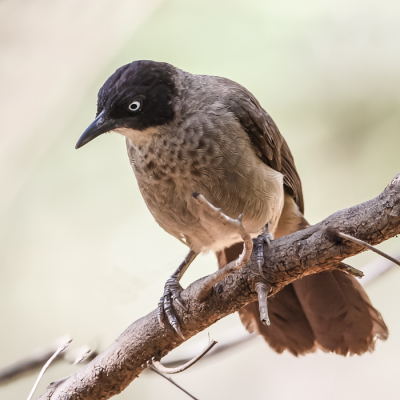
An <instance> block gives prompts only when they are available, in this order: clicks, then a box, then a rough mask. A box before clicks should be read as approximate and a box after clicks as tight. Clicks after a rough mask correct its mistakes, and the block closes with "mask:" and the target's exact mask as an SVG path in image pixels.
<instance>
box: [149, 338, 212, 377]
mask: <svg viewBox="0 0 400 400" xmlns="http://www.w3.org/2000/svg"><path fill="white" fill-rule="evenodd" d="M217 343H218V342H216V341H215V340H212V341H211V342H210V343H209V344H208V345H207V347H206V348H205V349H204V350H203V351H202V352H201V353H200V354H198V355H197V356H195V357H193V358H192V359H191V360H189V361H188V362H187V363H186V364H183V365H180V366H179V367H176V368H168V367H165V366H164V365H162V364H161V362H160V360H157V359H156V357H153V360H152V362H153V366H154V368H156V369H157V370H158V371H159V372H162V373H163V374H179V373H180V372H183V371H186V370H187V369H188V368H190V367H191V366H192V365H194V364H196V363H197V361H199V360H200V359H201V358H203V357H204V356H205V355H206V354H207V353H208V352H209V351H210V350H211V349H212V348H213V347H214V346H215V345H216V344H217Z"/></svg>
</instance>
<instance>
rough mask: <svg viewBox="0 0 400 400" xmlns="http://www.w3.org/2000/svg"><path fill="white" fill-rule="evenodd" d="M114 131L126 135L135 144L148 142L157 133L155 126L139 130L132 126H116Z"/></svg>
mask: <svg viewBox="0 0 400 400" xmlns="http://www.w3.org/2000/svg"><path fill="white" fill-rule="evenodd" d="M113 131H114V132H117V133H119V134H120V135H122V136H125V137H126V138H127V139H129V140H130V141H131V142H132V144H134V145H143V144H145V143H148V142H149V141H150V140H151V137H152V136H153V135H154V134H155V133H156V129H155V128H147V129H144V130H143V131H138V130H136V129H132V128H115V129H113Z"/></svg>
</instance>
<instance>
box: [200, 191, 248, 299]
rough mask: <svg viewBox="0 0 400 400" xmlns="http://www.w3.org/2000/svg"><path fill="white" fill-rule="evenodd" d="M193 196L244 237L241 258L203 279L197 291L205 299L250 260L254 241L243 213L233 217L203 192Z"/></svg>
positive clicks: (211, 213) (218, 218) (205, 209)
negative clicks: (208, 198) (213, 288)
mask: <svg viewBox="0 0 400 400" xmlns="http://www.w3.org/2000/svg"><path fill="white" fill-rule="evenodd" d="M193 198H194V199H195V201H196V203H197V204H198V205H199V207H201V208H202V209H203V210H204V211H206V212H207V213H208V214H210V215H211V216H212V217H214V218H215V219H216V221H219V222H220V223H221V224H223V225H225V226H230V227H231V228H232V231H236V232H238V233H239V234H240V236H241V238H242V239H243V251H242V253H241V254H240V256H239V258H237V259H236V260H234V261H232V262H230V263H229V264H227V265H225V267H223V268H221V269H219V270H218V271H216V272H214V273H213V274H211V275H208V276H206V277H205V278H204V279H203V280H202V282H201V285H200V287H199V290H198V293H197V298H199V299H204V298H205V297H206V296H207V295H208V294H209V293H210V291H211V289H212V287H213V286H214V285H215V284H216V283H218V282H219V281H221V280H222V279H224V278H225V277H226V276H228V275H230V274H231V273H233V272H235V271H237V270H238V269H240V268H242V267H243V266H244V265H246V264H247V263H248V262H249V261H250V256H251V251H252V250H253V241H252V240H251V236H250V235H249V233H248V232H247V231H246V229H245V227H244V226H243V224H242V218H243V215H239V217H238V218H237V219H232V218H230V217H228V216H227V215H225V214H224V213H223V212H222V211H221V210H220V209H219V208H216V207H214V206H213V205H212V204H211V203H209V202H208V201H207V200H206V198H205V197H204V196H202V195H201V194H199V193H193Z"/></svg>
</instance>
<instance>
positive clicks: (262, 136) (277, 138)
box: [229, 87, 304, 214]
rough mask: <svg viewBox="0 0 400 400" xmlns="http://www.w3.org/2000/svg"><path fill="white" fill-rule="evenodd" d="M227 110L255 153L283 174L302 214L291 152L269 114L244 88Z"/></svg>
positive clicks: (301, 192) (299, 192)
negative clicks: (237, 121)
mask: <svg viewBox="0 0 400 400" xmlns="http://www.w3.org/2000/svg"><path fill="white" fill-rule="evenodd" d="M229 111H230V112H232V113H233V114H234V115H235V117H236V118H237V119H238V120H239V122H240V123H241V124H242V126H243V128H244V129H245V131H246V132H247V134H248V135H249V139H250V141H251V142H252V143H253V147H254V151H255V152H256V154H257V156H258V157H259V158H260V159H261V160H262V161H264V162H265V164H267V165H269V166H270V167H271V168H273V169H275V170H276V171H279V172H281V173H282V174H283V176H284V185H285V190H286V191H287V193H289V194H290V195H291V196H292V197H293V198H294V200H295V202H296V204H297V205H298V207H299V209H300V212H301V213H302V214H304V200H303V191H302V188H301V181H300V177H299V175H298V173H297V170H296V167H295V165H294V160H293V156H292V153H291V152H290V149H289V146H288V145H287V143H286V141H285V139H284V138H283V136H282V135H281V133H280V132H279V129H278V127H277V126H276V125H275V122H274V121H273V120H272V118H271V117H270V115H269V114H268V113H267V112H266V111H265V110H264V109H263V108H262V107H261V105H260V103H259V102H258V101H257V99H256V98H255V97H254V96H253V95H252V94H251V93H250V92H248V91H247V90H246V89H245V88H243V87H239V92H238V93H237V96H235V97H233V98H230V99H229Z"/></svg>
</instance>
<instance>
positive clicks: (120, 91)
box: [76, 61, 388, 355]
mask: <svg viewBox="0 0 400 400" xmlns="http://www.w3.org/2000/svg"><path fill="white" fill-rule="evenodd" d="M109 131H115V132H118V133H119V134H121V135H123V136H125V138H126V145H127V149H128V156H129V160H130V163H131V165H132V168H133V171H134V173H135V175H136V178H137V181H138V184H139V188H140V191H141V193H142V196H143V198H144V200H145V202H146V204H147V207H148V208H149V210H150V212H151V213H152V215H153V216H154V218H155V220H156V221H157V222H158V224H159V225H160V226H161V227H162V228H163V229H165V230H166V231H167V232H168V233H170V234H171V235H173V236H175V237H176V238H177V239H179V240H180V241H181V242H183V243H185V244H186V245H187V246H188V247H189V248H190V252H189V254H188V256H187V258H186V259H185V261H184V262H183V263H182V264H181V266H180V267H179V268H178V269H177V271H176V272H175V273H174V274H173V275H172V276H171V277H170V278H169V279H168V281H167V284H166V286H165V292H164V296H163V297H162V300H161V302H160V308H161V314H162V313H163V312H164V310H163V308H165V307H166V308H168V309H167V310H166V311H167V312H168V314H169V316H170V317H171V316H172V317H171V318H172V319H174V318H175V317H174V315H173V310H171V296H173V297H174V298H176V299H177V301H178V302H180V301H181V300H180V296H179V293H180V291H181V290H182V288H181V286H180V284H179V280H180V278H181V277H182V275H183V274H184V272H185V271H186V269H187V268H188V266H189V265H190V263H191V261H192V260H193V259H194V258H195V256H196V255H197V254H198V253H201V252H206V251H214V252H215V253H216V255H217V257H218V263H219V266H220V267H222V266H224V265H226V264H227V263H228V262H230V261H232V260H234V259H236V258H237V257H238V256H239V254H240V253H241V250H242V243H241V237H240V235H239V234H238V233H237V231H232V230H231V229H229V227H226V226H224V225H221V224H218V223H216V221H215V219H214V218H212V217H211V216H210V215H208V214H207V213H201V211H200V210H199V207H197V206H196V204H194V201H193V197H192V194H193V193H194V192H197V193H201V194H202V195H203V196H204V197H205V198H206V199H207V200H208V201H209V202H210V203H211V204H212V205H214V206H215V207H218V208H220V209H221V210H222V212H223V213H224V214H226V215H228V216H229V217H231V218H236V217H237V216H238V215H239V214H243V221H242V222H243V225H244V227H245V228H246V230H247V232H248V233H250V234H251V236H252V237H256V236H258V235H259V234H260V233H261V232H262V231H263V229H264V228H265V227H266V226H267V224H268V226H269V232H270V234H271V235H272V237H273V238H278V237H280V236H283V235H287V234H289V233H293V232H295V231H297V230H299V229H303V228H305V227H306V226H307V222H306V220H305V219H304V217H303V213H304V202H303V193H302V187H301V181H300V178H299V175H298V173H297V171H296V167H295V164H294V160H293V156H292V154H291V152H290V150H289V147H288V145H287V143H286V141H285V139H284V138H283V136H282V135H281V134H280V132H279V130H278V128H277V126H276V125H275V123H274V121H273V120H272V119H271V117H270V116H269V114H268V113H267V112H266V111H265V110H264V109H263V108H262V107H261V105H260V104H259V102H258V101H257V99H256V98H255V97H254V96H253V95H252V94H251V93H250V92H249V91H248V90H246V89H245V88H244V87H243V86H241V85H239V84H237V83H235V82H233V81H231V80H229V79H226V78H221V77H216V76H206V75H193V74H190V73H188V72H185V71H182V70H180V69H178V68H175V67H174V66H172V65H169V64H166V63H160V62H154V61H135V62H132V63H131V64H128V65H124V66H123V67H121V68H119V69H118V70H117V71H116V72H115V73H114V74H112V75H111V76H110V77H109V78H108V79H107V81H106V82H105V83H104V85H103V87H102V88H101V89H100V91H99V94H98V105H97V115H96V119H95V120H94V121H93V123H92V124H91V125H90V126H89V127H88V128H87V130H86V131H85V132H84V133H83V135H82V136H81V138H80V139H79V141H78V143H77V144H76V148H79V147H81V146H83V145H85V144H86V143H88V142H90V141H91V140H92V139H94V138H96V137H97V136H99V135H101V134H103V133H106V132H109ZM239 313H240V316H241V319H242V322H243V323H244V325H245V326H246V327H247V329H248V330H249V331H256V332H258V333H259V334H261V335H262V336H263V337H264V338H265V340H266V341H267V342H268V343H269V345H270V346H271V347H272V348H273V349H274V350H276V351H277V352H282V351H284V350H285V349H287V350H288V351H290V352H291V353H292V354H295V355H298V354H304V353H307V352H310V351H313V350H314V349H316V348H322V349H323V350H325V351H332V352H336V353H338V354H343V355H345V354H348V353H350V354H362V353H364V352H366V351H370V350H373V348H374V343H375V338H380V339H383V340H385V339H386V338H387V336H388V330H387V327H386V325H385V323H384V321H383V319H382V317H381V315H380V313H379V312H378V311H377V310H376V309H375V308H374V307H373V306H372V305H371V302H370V300H369V299H368V296H367V294H366V293H365V291H364V289H363V288H362V287H361V285H360V284H359V283H358V282H357V281H356V279H355V278H354V277H353V276H349V275H345V274H344V273H342V272H340V271H336V270H335V271H332V272H323V273H319V274H315V275H310V276H307V277H304V278H302V279H300V280H296V281H295V282H293V283H292V284H290V285H288V286H286V287H285V288H284V289H283V290H281V291H280V292H278V293H277V294H276V295H275V296H273V297H271V298H270V299H269V313H270V319H271V325H270V326H265V325H264V324H262V323H261V321H260V318H259V311H258V306H257V302H255V303H251V304H248V305H247V306H245V307H244V308H243V309H242V310H241V311H240V312H239ZM173 322H174V323H173V324H172V325H173V326H174V328H175V329H176V330H177V332H178V333H179V334H181V333H180V330H179V324H178V322H177V320H176V318H175V320H174V321H173Z"/></svg>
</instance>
